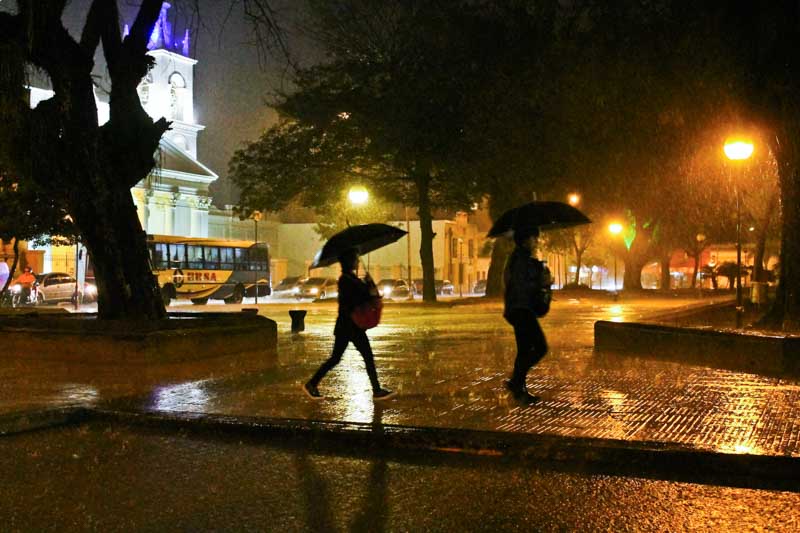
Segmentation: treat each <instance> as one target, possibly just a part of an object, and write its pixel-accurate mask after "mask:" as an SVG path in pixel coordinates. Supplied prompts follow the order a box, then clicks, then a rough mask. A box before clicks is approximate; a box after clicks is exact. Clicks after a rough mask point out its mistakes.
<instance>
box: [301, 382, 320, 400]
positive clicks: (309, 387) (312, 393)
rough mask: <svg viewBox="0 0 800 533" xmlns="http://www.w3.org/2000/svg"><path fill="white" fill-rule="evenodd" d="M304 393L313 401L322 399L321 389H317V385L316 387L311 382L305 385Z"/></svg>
mask: <svg viewBox="0 0 800 533" xmlns="http://www.w3.org/2000/svg"><path fill="white" fill-rule="evenodd" d="M303 392H305V393H306V396H308V397H309V398H311V399H312V400H321V399H322V394H320V392H319V389H318V388H317V386H316V385H314V384H313V383H311V382H310V381H309V382H308V383H304V384H303Z"/></svg>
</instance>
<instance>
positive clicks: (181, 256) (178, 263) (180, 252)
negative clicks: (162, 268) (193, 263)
mask: <svg viewBox="0 0 800 533" xmlns="http://www.w3.org/2000/svg"><path fill="white" fill-rule="evenodd" d="M169 267H170V268H186V245H185V244H170V245H169Z"/></svg>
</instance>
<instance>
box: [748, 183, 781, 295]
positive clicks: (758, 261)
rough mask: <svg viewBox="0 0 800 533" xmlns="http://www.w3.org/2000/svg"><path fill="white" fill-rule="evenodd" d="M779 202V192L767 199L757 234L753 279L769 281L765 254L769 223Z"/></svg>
mask: <svg viewBox="0 0 800 533" xmlns="http://www.w3.org/2000/svg"><path fill="white" fill-rule="evenodd" d="M777 203H778V193H777V191H776V192H775V194H773V195H772V196H770V198H769V200H768V201H767V206H766V208H765V210H764V216H763V217H762V219H761V220H760V221H759V224H758V233H757V234H756V250H755V257H754V260H753V281H767V272H766V270H765V269H764V254H765V253H766V249H767V234H768V233H769V225H770V222H771V220H772V212H773V211H774V210H775V206H776V205H777Z"/></svg>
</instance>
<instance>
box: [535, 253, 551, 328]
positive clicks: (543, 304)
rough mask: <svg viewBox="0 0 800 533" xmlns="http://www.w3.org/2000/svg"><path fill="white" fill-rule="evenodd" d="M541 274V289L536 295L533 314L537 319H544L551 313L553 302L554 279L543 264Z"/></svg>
mask: <svg viewBox="0 0 800 533" xmlns="http://www.w3.org/2000/svg"><path fill="white" fill-rule="evenodd" d="M541 266H542V269H541V272H540V273H539V289H538V290H537V291H536V292H535V294H534V301H533V312H534V313H535V314H536V316H537V317H540V318H541V317H543V316H545V315H546V314H547V313H549V312H550V302H551V301H552V300H553V289H552V284H553V277H552V275H551V274H550V269H549V268H547V265H546V264H545V263H543V262H542V263H541Z"/></svg>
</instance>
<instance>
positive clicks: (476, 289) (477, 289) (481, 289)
mask: <svg viewBox="0 0 800 533" xmlns="http://www.w3.org/2000/svg"><path fill="white" fill-rule="evenodd" d="M472 292H473V294H486V280H485V279H479V280H478V281H477V282H476V283H475V285H474V286H473V287H472Z"/></svg>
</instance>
